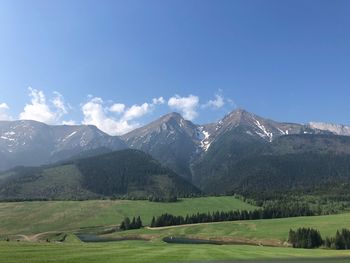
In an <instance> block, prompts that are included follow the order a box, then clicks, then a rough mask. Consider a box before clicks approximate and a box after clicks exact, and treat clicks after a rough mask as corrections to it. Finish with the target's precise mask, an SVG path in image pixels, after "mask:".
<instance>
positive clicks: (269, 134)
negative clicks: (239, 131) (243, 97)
mask: <svg viewBox="0 0 350 263" xmlns="http://www.w3.org/2000/svg"><path fill="white" fill-rule="evenodd" d="M254 120H255V124H256V126H257V127H258V128H259V129H260V130H261V131H262V132H258V131H256V134H257V135H259V136H260V137H261V138H265V139H266V138H267V139H268V140H269V141H270V142H272V138H273V133H272V132H269V131H268V130H267V129H266V128H265V126H264V125H262V124H261V123H260V121H258V120H257V119H254Z"/></svg>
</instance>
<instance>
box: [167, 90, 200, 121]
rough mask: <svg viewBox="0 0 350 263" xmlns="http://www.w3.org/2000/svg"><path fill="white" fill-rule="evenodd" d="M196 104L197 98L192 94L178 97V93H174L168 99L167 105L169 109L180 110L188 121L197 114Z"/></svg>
mask: <svg viewBox="0 0 350 263" xmlns="http://www.w3.org/2000/svg"><path fill="white" fill-rule="evenodd" d="M198 104H199V98H198V97H197V96H194V95H189V96H188V97H180V96H179V95H175V96H174V97H171V98H170V99H169V101H168V105H169V107H170V108H171V109H174V110H178V111H180V112H181V113H182V115H183V117H184V118H185V119H187V120H190V121H191V120H193V119H195V118H196V117H197V116H198V112H197V108H198Z"/></svg>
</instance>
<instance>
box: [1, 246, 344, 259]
mask: <svg viewBox="0 0 350 263" xmlns="http://www.w3.org/2000/svg"><path fill="white" fill-rule="evenodd" d="M0 257H1V260H2V262H6V263H12V262H13V263H14V262H26V263H34V262H69V263H75V262H104V263H109V262H114V263H115V262H120V263H134V262H135V263H136V262H137V263H146V262H147V263H148V262H149V263H151V262H152V263H154V262H157V263H162V262H164V263H165V262H218V261H219V262H222V261H225V262H227V261H230V262H231V261H232V262H242V260H254V262H266V263H267V262H274V261H271V260H272V259H276V263H277V262H298V263H301V262H303V263H304V262H305V263H311V262H312V263H316V262H325V263H326V262H327V263H345V262H349V260H350V251H332V250H321V249H317V250H304V249H293V248H271V247H257V246H256V247H253V246H226V245H222V246H217V245H169V244H164V243H162V242H155V243H153V242H144V241H123V242H115V243H94V244H81V243H63V244H42V243H25V242H20V243H16V242H8V243H7V242H0ZM332 257H341V258H339V259H337V260H332V259H330V258H332ZM345 257H347V258H345ZM298 258H299V259H298ZM300 258H303V260H301V259H300ZM308 258H309V259H310V258H313V259H315V260H314V261H311V262H310V261H308V260H306V259H308ZM327 258H329V259H327ZM277 259H278V260H277ZM281 259H288V260H287V261H282V260H281ZM291 259H298V260H297V261H290V260H291ZM321 259H323V260H324V261H321ZM237 260H239V261H237ZM255 260H266V261H255Z"/></svg>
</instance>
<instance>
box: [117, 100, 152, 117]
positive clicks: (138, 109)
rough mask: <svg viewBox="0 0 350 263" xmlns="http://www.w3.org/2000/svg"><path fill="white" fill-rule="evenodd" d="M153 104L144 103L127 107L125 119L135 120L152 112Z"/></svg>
mask: <svg viewBox="0 0 350 263" xmlns="http://www.w3.org/2000/svg"><path fill="white" fill-rule="evenodd" d="M152 107H153V104H148V103H143V104H142V105H133V106H131V107H130V108H129V109H127V110H126V111H125V113H124V116H123V119H125V120H127V121H128V120H133V119H137V118H140V117H142V116H143V115H145V114H147V113H148V112H150V111H151V110H152V109H151V108H152Z"/></svg>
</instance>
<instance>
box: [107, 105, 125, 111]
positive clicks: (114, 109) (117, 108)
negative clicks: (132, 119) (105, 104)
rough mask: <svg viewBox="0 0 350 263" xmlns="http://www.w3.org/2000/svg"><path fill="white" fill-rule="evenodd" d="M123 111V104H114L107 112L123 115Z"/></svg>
mask: <svg viewBox="0 0 350 263" xmlns="http://www.w3.org/2000/svg"><path fill="white" fill-rule="evenodd" d="M124 110H125V104H122V103H115V104H113V105H112V106H111V107H110V108H109V111H111V112H115V113H123V112H124Z"/></svg>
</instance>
